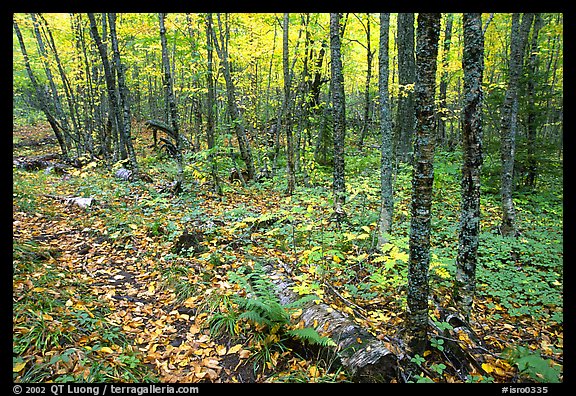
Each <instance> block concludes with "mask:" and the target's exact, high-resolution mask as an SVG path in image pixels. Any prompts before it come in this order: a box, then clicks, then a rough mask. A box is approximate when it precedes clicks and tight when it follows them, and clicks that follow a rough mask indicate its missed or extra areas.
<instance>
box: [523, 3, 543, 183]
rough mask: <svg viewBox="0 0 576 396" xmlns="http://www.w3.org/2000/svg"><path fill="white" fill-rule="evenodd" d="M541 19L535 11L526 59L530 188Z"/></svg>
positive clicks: (533, 175) (535, 164)
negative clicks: (527, 58)
mask: <svg viewBox="0 0 576 396" xmlns="http://www.w3.org/2000/svg"><path fill="white" fill-rule="evenodd" d="M542 25H543V21H542V16H541V15H540V13H536V15H535V18H534V27H533V28H532V42H531V50H530V57H529V60H528V82H527V87H526V90H527V94H528V120H527V135H528V159H527V160H528V169H527V175H526V185H527V186H528V187H529V188H530V189H534V188H535V187H536V177H537V175H538V160H537V158H536V137H537V135H538V129H539V128H538V127H539V125H538V124H539V122H538V111H537V108H536V80H537V78H538V77H537V72H538V35H539V34H540V29H541V28H542Z"/></svg>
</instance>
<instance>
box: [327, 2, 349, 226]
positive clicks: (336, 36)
mask: <svg viewBox="0 0 576 396" xmlns="http://www.w3.org/2000/svg"><path fill="white" fill-rule="evenodd" d="M330 54H331V60H332V62H331V73H332V75H331V83H332V107H333V114H334V183H333V192H334V212H335V214H336V218H337V220H338V221H339V220H341V219H342V217H343V215H344V210H343V208H342V206H343V205H344V200H345V198H344V195H345V193H346V185H345V180H344V175H345V174H344V140H345V136H346V104H345V97H344V75H343V74H342V59H341V56H340V14H338V13H331V14H330Z"/></svg>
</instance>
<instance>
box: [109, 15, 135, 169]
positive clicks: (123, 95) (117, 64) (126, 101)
mask: <svg viewBox="0 0 576 396" xmlns="http://www.w3.org/2000/svg"><path fill="white" fill-rule="evenodd" d="M108 23H109V24H110V41H111V43H112V59H113V62H114V63H113V64H114V68H115V69H116V77H117V81H118V93H119V96H120V97H119V99H120V101H119V106H120V107H121V108H122V117H121V120H122V125H121V129H120V133H121V135H122V139H121V141H123V142H124V145H125V148H126V153H127V155H128V159H129V161H130V165H131V168H132V178H133V179H138V177H139V176H140V175H139V170H138V162H137V160H136V152H135V151H134V146H133V145H132V133H131V125H132V113H131V110H130V93H129V92H128V86H127V85H126V76H125V72H124V71H125V66H124V65H122V61H121V60H120V49H119V47H118V36H117V34H116V13H109V14H108Z"/></svg>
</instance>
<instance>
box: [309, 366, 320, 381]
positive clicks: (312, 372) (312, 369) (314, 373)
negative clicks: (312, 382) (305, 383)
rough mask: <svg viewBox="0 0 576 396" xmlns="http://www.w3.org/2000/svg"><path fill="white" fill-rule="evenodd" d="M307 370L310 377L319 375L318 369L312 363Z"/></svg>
mask: <svg viewBox="0 0 576 396" xmlns="http://www.w3.org/2000/svg"><path fill="white" fill-rule="evenodd" d="M308 372H309V373H310V376H311V377H312V378H316V377H319V376H320V371H319V370H318V368H317V367H316V366H314V365H312V366H310V368H309V369H308Z"/></svg>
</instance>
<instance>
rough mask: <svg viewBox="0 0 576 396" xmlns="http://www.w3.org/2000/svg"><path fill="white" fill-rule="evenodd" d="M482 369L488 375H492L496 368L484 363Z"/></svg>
mask: <svg viewBox="0 0 576 396" xmlns="http://www.w3.org/2000/svg"><path fill="white" fill-rule="evenodd" d="M482 369H483V370H484V371H486V372H487V373H491V372H492V371H494V366H492V365H491V364H490V363H482Z"/></svg>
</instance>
